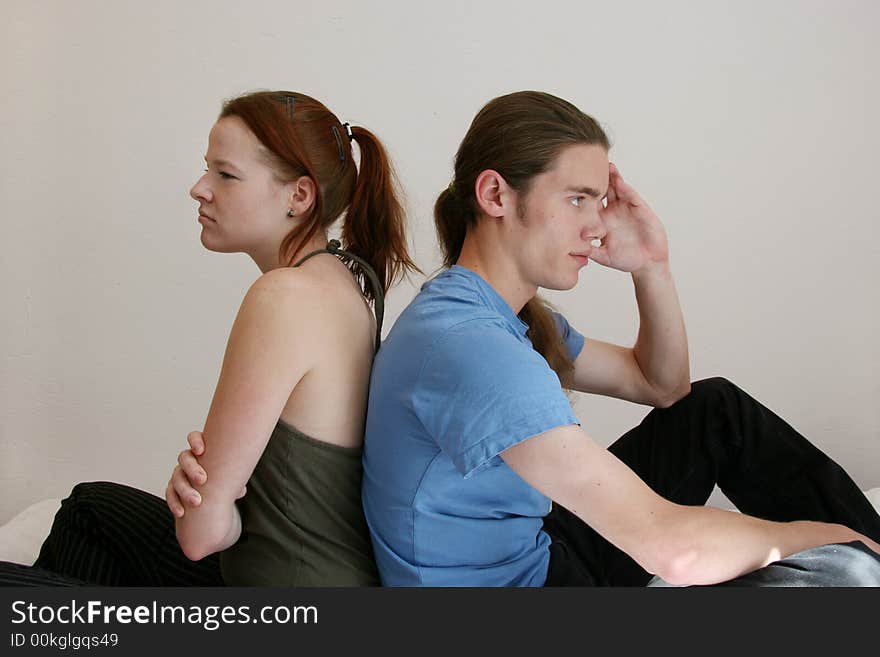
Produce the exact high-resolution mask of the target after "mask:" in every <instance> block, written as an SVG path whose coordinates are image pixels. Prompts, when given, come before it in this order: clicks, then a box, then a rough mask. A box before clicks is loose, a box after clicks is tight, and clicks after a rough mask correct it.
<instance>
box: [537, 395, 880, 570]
mask: <svg viewBox="0 0 880 657" xmlns="http://www.w3.org/2000/svg"><path fill="white" fill-rule="evenodd" d="M608 449H609V451H611V452H612V453H613V454H614V455H615V456H617V457H618V458H619V459H620V460H622V461H623V462H624V463H626V464H627V465H628V466H629V467H630V468H632V470H634V471H635V472H636V474H638V475H639V476H640V477H641V478H642V479H643V480H644V481H645V482H646V483H647V484H648V485H649V486H650V487H651V488H652V489H653V490H654V491H656V492H657V493H658V494H660V495H661V496H663V497H665V498H666V499H668V500H671V501H673V502H676V503H678V504H685V505H691V506H694V505H703V504H705V503H706V500H708V499H709V495H711V493H712V490H713V489H714V487H715V485H716V484H717V485H718V487H719V488H720V489H721V490H722V492H723V493H724V494H725V495H726V496H727V497H728V499H730V501H731V502H733V503H734V504H735V505H736V507H737V508H738V509H739V510H740V511H742V512H743V513H746V514H749V515H752V516H756V517H758V518H764V519H767V520H776V521H789V520H821V521H825V522H834V523H840V524H843V525H846V526H847V527H850V528H851V529H854V530H856V531H858V532H860V533H862V534H864V535H865V536H868V537H870V538H871V539H873V540H875V541H878V542H880V516H878V514H877V512H876V511H875V510H874V508H873V506H871V503H870V502H869V501H868V499H867V497H866V496H865V495H864V493H862V491H861V490H859V488H858V486H857V485H856V484H855V483H854V482H853V481H852V479H850V477H849V476H848V475H847V474H846V472H844V470H843V468H841V467H840V466H839V465H837V464H836V463H835V462H834V461H832V460H831V459H830V458H828V457H827V456H826V455H825V454H823V453H822V452H821V451H820V450H819V449H817V448H816V447H815V446H814V445H812V444H811V443H810V442H809V441H807V440H806V439H805V438H804V437H803V436H801V435H800V434H799V433H798V432H797V431H795V430H794V429H793V428H792V427H791V426H789V425H788V424H787V423H786V422H785V421H783V420H782V419H781V418H779V417H778V416H777V415H775V414H774V413H773V412H772V411H770V410H768V409H767V408H765V407H764V406H762V405H761V404H760V403H758V402H757V401H755V400H754V399H753V398H752V397H750V396H749V395H748V394H746V393H745V392H743V391H742V390H740V389H739V388H738V387H736V386H735V385H734V384H732V383H731V382H729V381H727V380H725V379H721V378H714V379H707V380H704V381H698V382H696V383H694V384H693V385H692V389H691V392H690V394H689V395H687V396H686V397H684V398H683V399H681V400H679V401H678V402H676V403H675V404H673V405H672V406H670V407H669V408H666V409H654V410H653V411H651V412H650V413H649V414H648V415H647V416H646V417H645V419H644V420H643V421H642V423H641V424H640V425H639V426H637V427H635V428H634V429H632V430H630V431H629V432H627V433H626V434H624V435H623V436H622V437H621V438H620V439H619V440H617V441H616V442H615V443H614V444H613V445H611V446H610V447H609V448H608ZM544 530H545V531H546V532H547V533H548V534H549V535H550V537H551V539H552V544H551V549H550V568H549V572H548V575H547V583H546V585H547V586H644V585H645V584H647V583H648V582H649V580H651V578H652V575H651V574H650V573H648V572H646V571H645V570H644V569H642V568H641V567H640V566H639V565H638V564H637V563H636V562H635V561H634V560H633V559H632V558H631V557H630V556H629V555H627V554H626V553H624V552H622V551H621V550H619V549H618V548H616V547H614V546H613V545H611V543H609V542H608V541H606V540H605V539H604V538H602V537H601V536H600V535H599V534H598V533H596V532H595V531H594V530H593V529H592V528H590V527H589V526H588V525H586V524H585V523H584V522H583V521H581V520H580V519H579V518H577V517H576V516H575V515H574V514H572V513H570V512H569V511H568V510H566V509H564V508H563V507H561V506H559V505H554V507H553V510H552V511H551V512H550V514H549V515H548V516H547V517H546V518H545V519H544ZM724 585H727V586H857V585H867V586H880V557H878V556H877V555H876V554H875V553H874V552H872V551H871V550H869V549H868V548H867V547H865V546H864V545H863V544H862V543H860V542H856V543H850V544H846V545H843V546H840V545H834V546H824V547H821V548H815V549H813V550H807V551H805V552H801V553H798V554H797V555H792V557H790V558H789V559H785V560H783V561H781V562H776V563H774V564H771V565H769V566H767V567H765V568H762V569H760V570H757V571H755V572H753V573H749V574H747V575H744V576H742V577H739V578H737V579H735V580H732V581H730V582H725V583H724Z"/></svg>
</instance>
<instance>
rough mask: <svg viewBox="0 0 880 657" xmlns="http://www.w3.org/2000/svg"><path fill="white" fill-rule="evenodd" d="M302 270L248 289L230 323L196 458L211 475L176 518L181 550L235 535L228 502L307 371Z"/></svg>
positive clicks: (212, 546) (222, 544)
mask: <svg viewBox="0 0 880 657" xmlns="http://www.w3.org/2000/svg"><path fill="white" fill-rule="evenodd" d="M311 298H312V297H311V293H310V291H309V289H308V286H306V285H304V284H303V283H302V275H301V273H300V272H297V271H296V270H293V269H287V268H284V269H277V270H274V271H271V272H268V273H266V274H264V275H263V276H261V277H260V278H259V279H257V281H256V282H255V283H254V284H253V285H252V286H251V288H250V290H248V293H247V295H245V298H244V301H243V302H242V304H241V308H240V310H239V312H238V316H237V317H236V319H235V323H234V324H233V326H232V331H231V333H230V336H229V342H228V344H227V347H226V355H225V356H224V359H223V367H222V369H221V372H220V380H219V382H218V383H217V389H216V390H215V392H214V399H213V401H212V402H211V408H210V410H209V411H208V418H207V420H206V421H205V430H204V442H205V451H204V454H203V455H202V456H201V457H200V462H201V465H202V466H203V468H204V470H206V471H207V472H210V473H211V476H210V478H208V479H207V480H205V481H204V482H203V483H197V482H193V483H194V484H196V485H195V486H194V487H195V489H196V491H197V492H198V493H199V495H200V497H201V504H199V505H198V506H197V507H194V508H191V509H189V510H188V511H187V513H186V514H185V515H184V516H182V517H178V518H177V519H176V528H177V540H178V541H179V543H180V546H181V548H182V549H183V552H184V554H186V556H187V557H189V558H190V559H192V560H198V559H202V558H204V557H205V556H207V555H209V554H212V553H214V552H219V551H220V550H223V549H225V548H227V547H229V546H230V545H232V544H233V543H235V541H237V540H238V537H239V534H240V532H241V521H240V518H239V516H238V512H237V509H236V507H235V500H236V499H237V498H238V497H239V496H240V492H241V490H242V488H243V487H244V486H245V484H246V483H247V480H248V479H249V478H250V476H251V473H252V472H253V470H254V468H255V467H256V464H257V461H258V460H259V459H260V456H261V455H262V453H263V450H264V449H265V447H266V443H267V442H268V440H269V436H270V435H271V434H272V430H273V428H274V427H275V424H276V423H277V421H278V418H279V417H280V416H281V411H282V410H283V409H284V405H285V404H286V402H287V400H288V398H289V397H290V394H291V392H292V391H293V389H294V387H295V386H296V384H297V383H298V382H299V381H300V379H301V378H302V377H303V376H304V375H305V374H306V373H307V372H308V371H309V369H310V368H311V356H310V354H311V353H313V352H314V351H315V350H314V349H313V343H314V340H315V339H316V337H317V336H316V335H314V334H313V332H314V324H315V322H312V321H310V319H309V318H310V317H313V316H314V314H315V313H314V312H310V310H309V308H310V306H311Z"/></svg>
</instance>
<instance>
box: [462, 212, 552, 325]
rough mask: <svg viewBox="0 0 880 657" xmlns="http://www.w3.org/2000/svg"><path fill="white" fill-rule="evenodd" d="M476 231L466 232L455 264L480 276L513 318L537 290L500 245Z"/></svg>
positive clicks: (490, 237) (475, 229)
mask: <svg viewBox="0 0 880 657" xmlns="http://www.w3.org/2000/svg"><path fill="white" fill-rule="evenodd" d="M500 243H501V242H500V241H498V240H494V239H492V236H490V235H487V234H486V233H485V232H481V231H480V230H479V227H476V228H474V229H473V230H472V229H471V228H469V229H468V234H467V236H466V237H465V239H464V244H463V245H462V247H461V254H460V255H459V256H458V260H457V261H456V263H455V264H457V265H459V266H461V267H464V268H466V269H470V270H471V271H472V272H474V273H476V274H479V275H480V277H481V278H483V280H485V281H486V282H487V283H488V284H489V285H491V286H492V287H493V288H494V290H495V291H496V292H497V293H498V294H499V295H500V296H501V298H502V299H504V300H505V301H506V302H507V305H508V306H510V308H511V309H512V310H513V313H514V314H515V315H518V314H519V311H520V310H522V308H523V306H525V305H526V303H528V302H529V300H530V299H531V298H532V297H534V296H535V294H537V292H538V287H537V286H536V285H534V284H533V283H529V282H528V281H526V280H525V279H524V277H523V276H522V274H521V273H520V271H519V270H518V269H517V267H516V263H515V262H514V260H513V258H511V257H510V256H509V255H508V254H507V252H506V251H505V250H504V249H503V248H501V247H497V246H495V245H496V244H500Z"/></svg>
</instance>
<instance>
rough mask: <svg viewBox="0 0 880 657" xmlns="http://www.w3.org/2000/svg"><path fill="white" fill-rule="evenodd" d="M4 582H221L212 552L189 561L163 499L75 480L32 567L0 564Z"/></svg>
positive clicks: (0, 577) (107, 484)
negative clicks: (79, 482)
mask: <svg viewBox="0 0 880 657" xmlns="http://www.w3.org/2000/svg"><path fill="white" fill-rule="evenodd" d="M0 585H5V586H83V585H90V586H222V585H223V580H222V578H221V576H220V562H219V555H218V554H212V555H210V556H208V557H205V558H204V559H202V560H201V561H190V560H189V559H188V558H187V557H186V555H184V554H183V551H182V550H181V549H180V545H179V544H178V542H177V537H176V535H175V532H174V516H173V515H172V514H171V511H169V510H168V506H167V505H166V504H165V500H163V499H161V498H159V497H156V496H155V495H152V494H150V493H147V492H145V491H142V490H138V489H137V488H132V487H130V486H125V485H123V484H115V483H110V482H106V481H97V482H89V483H81V484H77V485H76V486H75V487H74V488H73V491H71V493H70V496H69V497H67V498H66V499H64V500H63V501H62V502H61V508H60V509H59V510H58V513H56V514H55V520H54V522H53V524H52V530H51V532H50V533H49V536H48V537H47V538H46V540H45V541H44V543H43V545H42V547H41V549H40V555H39V557H38V558H37V560H36V561H35V562H34V565H33V566H25V565H19V564H11V563H6V562H0Z"/></svg>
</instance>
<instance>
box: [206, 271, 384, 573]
mask: <svg viewBox="0 0 880 657" xmlns="http://www.w3.org/2000/svg"><path fill="white" fill-rule="evenodd" d="M271 277H272V278H273V281H272V283H273V287H274V291H273V294H274V295H276V297H277V298H276V301H277V302H278V303H287V304H291V306H295V307H296V308H297V309H298V310H299V312H298V313H297V321H298V323H300V326H299V327H298V329H299V331H298V332H301V331H302V330H303V329H304V330H305V333H300V336H301V337H305V338H307V339H306V340H304V341H303V342H302V345H301V347H302V348H301V349H300V350H299V352H300V353H299V354H298V356H299V357H300V358H302V359H304V360H306V361H307V362H308V366H307V367H308V369H307V371H306V373H305V374H304V375H303V376H302V377H301V378H300V379H299V380H298V381H297V382H296V385H295V388H294V390H293V393H292V394H291V395H290V398H289V399H288V402H287V404H286V405H285V407H284V411H283V412H282V413H281V417H280V419H279V420H278V423H277V424H276V426H275V429H274V430H273V432H272V435H271V436H270V438H269V441H268V443H267V444H266V447H265V449H264V450H263V453H262V455H261V456H260V460H259V462H258V463H257V465H256V467H255V468H254V470H253V473H252V474H251V477H250V479H249V480H248V484H247V495H245V496H244V497H243V498H241V499H240V500H239V501H238V502H237V506H238V511H239V513H240V515H241V523H242V532H241V537H240V538H239V540H238V542H237V543H236V544H235V545H233V546H232V547H230V548H228V549H227V550H225V551H223V552H222V553H221V557H220V566H221V571H222V575H223V580H224V581H225V582H226V583H227V584H230V585H233V586H374V585H378V584H379V578H378V574H377V572H376V567H375V563H374V559H373V553H372V547H371V544H370V537H369V532H368V529H367V525H366V521H365V519H364V514H363V508H362V506H361V498H360V489H361V480H362V467H361V454H362V448H361V446H362V442H363V429H364V421H365V413H366V398H367V390H368V388H369V377H370V369H371V365H372V360H373V354H374V350H375V346H376V345H375V335H376V332H375V319H374V317H373V313H372V310H371V309H370V306H369V305H368V304H367V302H366V300H365V299H364V297H363V295H362V293H361V290H360V288H359V286H358V284H357V282H356V281H355V279H354V277H353V276H352V273H351V271H349V269H348V268H347V267H346V266H345V265H344V264H343V263H342V262H341V261H340V260H339V259H338V258H336V257H335V256H333V255H331V254H327V255H324V254H322V255H319V256H315V257H312V258H310V259H309V260H308V261H307V262H305V263H303V264H302V265H300V266H299V267H296V268H290V269H285V270H276V271H275V272H272V274H271ZM380 293H381V292H380Z"/></svg>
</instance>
